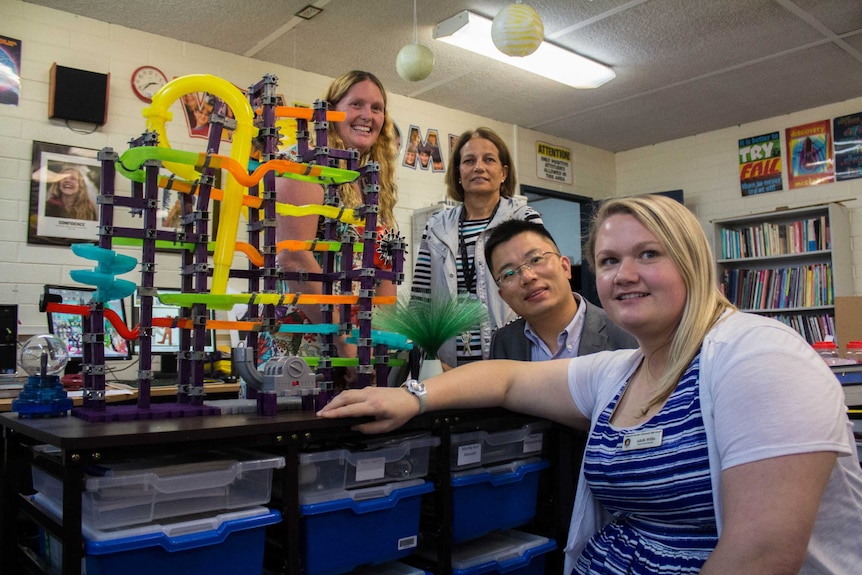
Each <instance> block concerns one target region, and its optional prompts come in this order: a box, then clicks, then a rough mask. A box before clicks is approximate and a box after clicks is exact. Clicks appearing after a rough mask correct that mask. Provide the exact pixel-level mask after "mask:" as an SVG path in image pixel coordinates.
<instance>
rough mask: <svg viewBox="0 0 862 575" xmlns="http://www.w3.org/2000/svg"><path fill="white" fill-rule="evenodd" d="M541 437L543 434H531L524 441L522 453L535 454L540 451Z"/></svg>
mask: <svg viewBox="0 0 862 575" xmlns="http://www.w3.org/2000/svg"><path fill="white" fill-rule="evenodd" d="M542 437H544V433H531V434H529V435H527V438H526V439H525V440H524V453H535V452H537V451H542Z"/></svg>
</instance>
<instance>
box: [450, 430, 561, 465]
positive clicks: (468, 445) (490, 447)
mask: <svg viewBox="0 0 862 575" xmlns="http://www.w3.org/2000/svg"><path fill="white" fill-rule="evenodd" d="M550 427H551V424H550V423H548V422H547V421H541V422H535V423H528V424H526V425H524V426H523V427H521V428H519V429H509V430H505V431H497V432H492V433H491V432H487V431H468V432H466V433H456V434H453V435H452V452H451V453H450V467H451V469H452V471H458V470H461V469H469V468H471V467H481V466H486V465H490V464H492V463H502V462H504V461H512V460H514V459H524V458H527V457H533V456H536V455H540V454H541V453H542V441H543V440H544V436H545V431H547V430H548V429H550Z"/></svg>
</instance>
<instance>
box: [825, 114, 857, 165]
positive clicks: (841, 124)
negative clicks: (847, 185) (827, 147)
mask: <svg viewBox="0 0 862 575" xmlns="http://www.w3.org/2000/svg"><path fill="white" fill-rule="evenodd" d="M832 133H833V134H835V136H834V137H835V178H836V179H838V180H839V181H841V180H852V179H854V178H862V113H857V114H849V115H847V116H840V117H838V118H835V119H834V120H832Z"/></svg>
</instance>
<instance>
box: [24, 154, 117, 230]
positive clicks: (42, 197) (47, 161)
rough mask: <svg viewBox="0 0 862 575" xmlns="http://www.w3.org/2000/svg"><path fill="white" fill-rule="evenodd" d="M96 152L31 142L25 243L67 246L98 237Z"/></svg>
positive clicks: (97, 164)
mask: <svg viewBox="0 0 862 575" xmlns="http://www.w3.org/2000/svg"><path fill="white" fill-rule="evenodd" d="M96 154H97V151H96V150H91V149H89V148H78V147H74V146H63V145H60V144H50V143H47V142H33V163H32V170H31V174H30V222H29V226H28V228H27V243H29V244H49V245H59V246H69V245H72V244H73V243H79V242H94V241H96V240H97V239H98V237H99V222H98V211H97V209H96V196H97V194H98V193H99V180H100V177H101V172H100V166H99V161H98V160H97V159H96Z"/></svg>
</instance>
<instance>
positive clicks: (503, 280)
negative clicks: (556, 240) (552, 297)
mask: <svg viewBox="0 0 862 575" xmlns="http://www.w3.org/2000/svg"><path fill="white" fill-rule="evenodd" d="M548 256H559V257H562V255H561V254H558V253H557V252H542V253H540V254H536V255H534V256H532V257H531V258H530V259H528V260H527V261H525V262H524V263H522V264H521V265H519V266H518V267H516V268H511V269H508V270H504V271H503V272H502V273H501V274H500V275H498V276H497V278H496V279H495V280H494V281H496V282H497V285H498V286H500V287H503V286H508V285H509V284H511V283H512V281H513V280H514V279H515V276H520V275H523V273H524V270H525V269H528V270H533V271H535V272H540V271H542V270H544V269H545V268H546V267H547V266H548V264H549V263H550V260H549V259H548Z"/></svg>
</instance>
